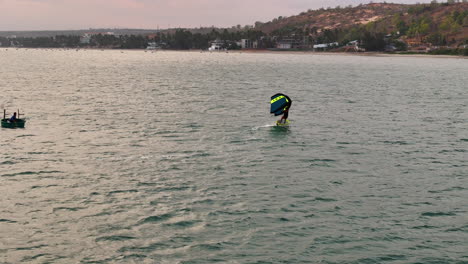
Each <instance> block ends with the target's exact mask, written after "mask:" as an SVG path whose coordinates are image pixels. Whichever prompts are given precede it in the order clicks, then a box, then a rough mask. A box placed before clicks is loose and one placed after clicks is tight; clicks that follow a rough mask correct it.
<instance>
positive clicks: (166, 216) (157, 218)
mask: <svg viewBox="0 0 468 264" xmlns="http://www.w3.org/2000/svg"><path fill="white" fill-rule="evenodd" d="M173 216H174V214H172V213H167V214H162V215H153V216H149V217H146V218H145V219H143V220H141V221H140V224H145V223H157V222H162V221H166V220H168V219H170V218H172V217H173Z"/></svg>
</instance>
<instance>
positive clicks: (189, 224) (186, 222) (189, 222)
mask: <svg viewBox="0 0 468 264" xmlns="http://www.w3.org/2000/svg"><path fill="white" fill-rule="evenodd" d="M198 222H200V221H199V220H184V221H179V222H174V223H167V224H165V225H166V226H171V227H179V228H186V227H192V226H194V225H195V224H196V223H198Z"/></svg>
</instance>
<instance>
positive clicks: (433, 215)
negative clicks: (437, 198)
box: [421, 212, 456, 217]
mask: <svg viewBox="0 0 468 264" xmlns="http://www.w3.org/2000/svg"><path fill="white" fill-rule="evenodd" d="M421 215H422V216H429V217H436V216H455V215H456V214H455V213H454V212H425V213H422V214H421Z"/></svg>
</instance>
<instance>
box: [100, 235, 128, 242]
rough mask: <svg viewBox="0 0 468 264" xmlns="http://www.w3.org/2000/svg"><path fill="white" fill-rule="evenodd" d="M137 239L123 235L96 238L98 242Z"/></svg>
mask: <svg viewBox="0 0 468 264" xmlns="http://www.w3.org/2000/svg"><path fill="white" fill-rule="evenodd" d="M132 239H136V237H134V236H122V235H115V236H102V237H98V238H96V240H95V241H96V242H99V241H125V240H132Z"/></svg>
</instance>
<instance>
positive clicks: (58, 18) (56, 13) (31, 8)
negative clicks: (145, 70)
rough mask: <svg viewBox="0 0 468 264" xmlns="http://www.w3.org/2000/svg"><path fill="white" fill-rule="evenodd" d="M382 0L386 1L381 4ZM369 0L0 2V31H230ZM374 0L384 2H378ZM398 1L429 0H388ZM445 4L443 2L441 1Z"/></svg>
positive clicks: (43, 0) (84, 0) (62, 0)
mask: <svg viewBox="0 0 468 264" xmlns="http://www.w3.org/2000/svg"><path fill="white" fill-rule="evenodd" d="M382 1H383V0H382ZM369 2H370V0H0V30H1V31H5V30H47V29H49V30H59V29H87V28H103V27H105V28H145V29H155V28H158V26H159V28H168V27H199V26H212V25H214V26H220V27H229V26H234V25H237V24H241V25H247V24H248V25H252V24H254V23H255V21H262V22H266V21H270V20H272V19H273V18H275V17H278V16H290V15H295V14H299V13H300V12H303V11H306V10H307V9H318V8H320V7H325V8H326V7H335V6H338V5H340V6H346V5H358V4H360V3H364V4H365V3H369ZM374 2H381V1H376V0H374ZM387 2H394V3H416V2H421V3H423V2H430V0H427V1H425V0H419V1H418V0H414V1H413V0H393V1H392V0H387ZM439 2H441V1H439Z"/></svg>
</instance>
